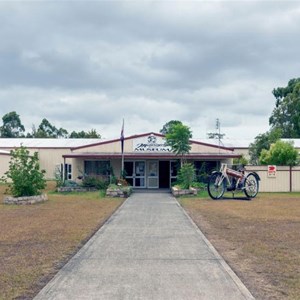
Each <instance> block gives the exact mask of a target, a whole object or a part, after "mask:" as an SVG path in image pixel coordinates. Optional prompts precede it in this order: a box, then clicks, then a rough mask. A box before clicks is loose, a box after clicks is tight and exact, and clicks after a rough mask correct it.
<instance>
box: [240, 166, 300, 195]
mask: <svg viewBox="0 0 300 300" xmlns="http://www.w3.org/2000/svg"><path fill="white" fill-rule="evenodd" d="M245 168H246V170H247V171H248V172H250V171H253V172H256V173H257V174H258V175H259V177H260V179H261V180H260V182H259V191H260V192H300V166H296V167H289V166H277V167H276V171H275V173H273V174H270V173H269V169H268V166H246V167H245Z"/></svg>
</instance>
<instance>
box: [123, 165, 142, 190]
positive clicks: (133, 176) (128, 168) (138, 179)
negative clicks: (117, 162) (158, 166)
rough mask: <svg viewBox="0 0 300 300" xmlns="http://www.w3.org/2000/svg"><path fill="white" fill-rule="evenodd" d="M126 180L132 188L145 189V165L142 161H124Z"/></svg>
mask: <svg viewBox="0 0 300 300" xmlns="http://www.w3.org/2000/svg"><path fill="white" fill-rule="evenodd" d="M124 169H125V172H126V180H127V181H128V182H129V183H130V184H131V185H132V187H134V188H144V187H146V180H145V178H146V175H145V174H146V164H145V162H144V161H125V162H124Z"/></svg>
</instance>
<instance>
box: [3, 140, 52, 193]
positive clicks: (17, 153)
mask: <svg viewBox="0 0 300 300" xmlns="http://www.w3.org/2000/svg"><path fill="white" fill-rule="evenodd" d="M11 155H12V158H11V160H10V162H9V170H8V171H7V172H6V173H5V176H4V177H3V178H2V181H4V182H6V183H8V184H9V190H10V191H11V193H12V195H13V196H14V197H22V196H34V195H39V194H40V193H41V190H42V189H44V188H45V187H46V180H45V179H44V173H45V171H44V170H40V164H39V158H38V153H37V152H35V153H34V154H33V155H32V156H31V155H30V154H29V151H28V150H27V149H26V148H25V147H23V146H21V147H20V148H19V149H16V150H14V151H11Z"/></svg>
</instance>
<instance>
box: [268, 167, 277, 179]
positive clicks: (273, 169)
mask: <svg viewBox="0 0 300 300" xmlns="http://www.w3.org/2000/svg"><path fill="white" fill-rule="evenodd" d="M268 177H276V166H274V165H269V166H268Z"/></svg>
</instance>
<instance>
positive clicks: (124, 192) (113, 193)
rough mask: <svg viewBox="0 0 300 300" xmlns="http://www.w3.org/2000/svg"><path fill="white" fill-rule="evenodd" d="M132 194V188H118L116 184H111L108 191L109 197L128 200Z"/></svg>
mask: <svg viewBox="0 0 300 300" xmlns="http://www.w3.org/2000/svg"><path fill="white" fill-rule="evenodd" d="M131 193H132V187H131V186H118V185H115V184H111V185H110V186H109V187H108V188H107V190H106V196H107V197H121V198H127V197H129V196H130V195H131Z"/></svg>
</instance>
